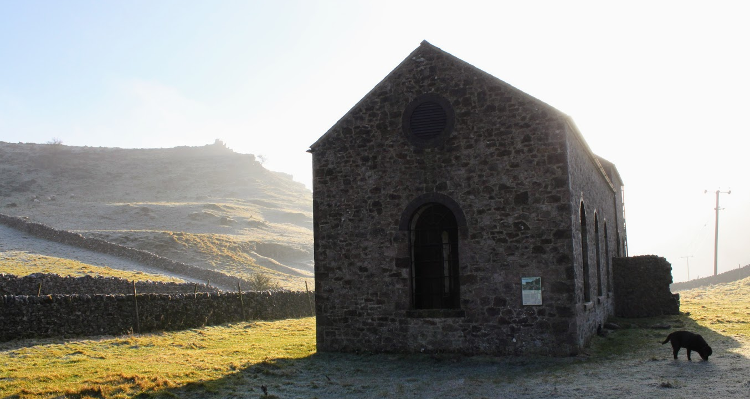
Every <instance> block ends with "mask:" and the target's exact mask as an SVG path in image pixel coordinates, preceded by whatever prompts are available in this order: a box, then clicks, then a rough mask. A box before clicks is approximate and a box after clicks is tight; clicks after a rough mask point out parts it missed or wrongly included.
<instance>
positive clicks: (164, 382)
mask: <svg viewBox="0 0 750 399" xmlns="http://www.w3.org/2000/svg"><path fill="white" fill-rule="evenodd" d="M748 295H750V279H745V280H742V281H739V282H737V283H736V284H735V283H733V284H727V285H724V286H717V287H712V288H710V289H704V290H694V291H687V292H684V293H683V294H682V297H683V301H682V310H683V311H684V312H685V313H683V314H682V315H679V316H666V317H660V318H649V319H621V320H616V322H618V323H620V324H621V326H622V329H620V330H617V331H615V332H613V333H611V334H609V335H608V336H607V337H606V338H603V337H598V336H597V337H595V338H594V339H593V341H592V343H591V346H590V347H589V349H588V350H587V351H586V353H584V354H582V355H580V356H577V357H572V358H571V357H567V358H546V357H502V358H494V357H481V356H478V357H470V358H466V357H461V356H455V355H439V354H438V355H434V354H414V355H398V354H332V353H315V352H316V351H315V333H314V323H315V319H314V318H306V319H299V320H294V319H293V320H282V321H276V322H257V323H237V324H232V325H225V326H219V327H206V328H200V329H194V330H189V331H182V332H170V333H160V334H145V335H132V336H124V337H97V338H92V339H85V340H61V339H57V340H38V341H35V340H24V341H15V342H8V343H3V344H0V364H3V365H5V367H4V368H3V369H0V397H18V398H31V397H35V398H36V397H41V398H52V397H66V398H86V397H89V398H129V397H139V398H146V397H154V398H174V397H179V398H205V397H222V398H223V397H237V398H264V397H269V398H271V397H277V398H281V397H295V398H296V397H301V398H314V397H321V398H322V397H326V398H372V397H387V398H424V397H435V398H437V397H476V398H490V397H500V396H502V397H504V398H525V397H529V398H532V397H602V396H606V397H613V398H620V397H622V398H632V397H662V398H682V397H704V396H715V397H723V398H746V397H747V393H748V389H750V377H749V376H750V330H748V325H749V324H748V323H750V301H749V300H748ZM687 312H689V313H690V314H687ZM665 326H668V328H666V329H665V328H663V327H665ZM677 329H687V330H691V331H696V332H699V333H701V334H702V335H703V336H704V337H705V338H706V339H707V340H708V342H709V343H710V344H711V345H712V347H713V349H714V353H713V356H712V357H711V358H710V360H709V361H708V362H703V361H701V360H695V359H694V360H693V361H692V362H688V361H687V360H686V359H685V353H684V352H685V351H684V349H683V350H682V351H681V353H680V358H679V359H678V360H673V359H672V351H671V348H670V347H669V345H662V344H661V342H662V341H663V340H664V338H665V337H666V335H667V334H668V333H669V332H670V331H673V330H677ZM262 387H265V388H266V390H267V392H268V395H267V396H266V395H265V394H264V393H263V388H262Z"/></svg>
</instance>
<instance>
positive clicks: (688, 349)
mask: <svg viewBox="0 0 750 399" xmlns="http://www.w3.org/2000/svg"><path fill="white" fill-rule="evenodd" d="M685 349H687V352H688V360H690V361H692V360H693V359H691V358H690V348H685Z"/></svg>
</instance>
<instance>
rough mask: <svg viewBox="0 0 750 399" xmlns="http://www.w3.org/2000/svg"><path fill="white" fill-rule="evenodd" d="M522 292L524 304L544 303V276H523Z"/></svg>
mask: <svg viewBox="0 0 750 399" xmlns="http://www.w3.org/2000/svg"><path fill="white" fill-rule="evenodd" d="M521 294H522V296H523V304H524V305H541V304H542V278H541V277H521Z"/></svg>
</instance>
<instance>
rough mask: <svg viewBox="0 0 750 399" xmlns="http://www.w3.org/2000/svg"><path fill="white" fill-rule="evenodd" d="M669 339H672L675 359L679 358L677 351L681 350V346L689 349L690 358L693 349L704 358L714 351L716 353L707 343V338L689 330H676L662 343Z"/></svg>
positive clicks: (688, 356) (706, 358)
mask: <svg viewBox="0 0 750 399" xmlns="http://www.w3.org/2000/svg"><path fill="white" fill-rule="evenodd" d="M669 341H672V353H674V358H675V359H677V352H679V351H680V348H685V349H687V358H688V360H691V359H690V352H691V351H696V352H698V354H699V355H701V357H702V358H703V360H708V357H709V356H711V354H712V353H714V352H713V351H712V350H711V347H710V346H708V344H707V343H706V340H704V339H703V337H701V336H700V335H698V334H694V333H691V332H689V331H675V332H673V333H671V334H669V335H668V336H667V339H665V340H664V342H662V343H661V344H662V345H664V344H666V343H667V342H669Z"/></svg>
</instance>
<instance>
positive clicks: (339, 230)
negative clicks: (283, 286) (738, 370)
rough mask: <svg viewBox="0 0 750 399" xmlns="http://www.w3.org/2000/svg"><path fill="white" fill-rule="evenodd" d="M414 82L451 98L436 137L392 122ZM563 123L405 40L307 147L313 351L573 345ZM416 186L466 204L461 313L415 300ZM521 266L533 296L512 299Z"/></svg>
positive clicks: (513, 350)
mask: <svg viewBox="0 0 750 399" xmlns="http://www.w3.org/2000/svg"><path fill="white" fill-rule="evenodd" d="M424 93H433V94H437V95H439V96H441V97H443V98H445V99H446V100H447V101H449V102H450V104H451V105H452V106H453V108H454V110H455V115H456V119H455V128H454V131H453V133H452V134H451V135H450V136H449V137H448V139H447V140H446V141H445V143H444V144H442V145H441V146H439V147H437V148H417V147H415V146H413V145H411V144H410V142H409V141H408V140H407V139H406V137H405V135H404V133H403V132H402V129H401V126H402V114H403V112H404V109H405V107H406V106H407V104H408V103H409V102H410V101H411V100H413V99H414V98H416V97H417V96H419V95H421V94H424ZM566 129H567V123H566V119H565V118H564V117H561V114H560V113H559V111H557V110H555V109H553V108H551V107H549V106H548V105H546V104H544V103H542V102H540V101H538V100H536V99H533V98H531V97H530V96H528V95H525V94H524V93H522V92H520V91H518V90H517V89H515V88H513V87H511V86H509V85H507V84H505V83H503V82H501V81H499V80H497V79H496V78H494V77H492V76H490V75H488V74H486V73H484V72H481V71H479V70H477V69H474V68H473V67H471V66H470V65H468V64H466V63H463V62H462V61H460V60H457V59H455V57H452V56H450V55H449V54H446V53H444V52H441V51H439V50H436V49H434V48H432V47H431V46H430V45H426V46H425V45H423V46H422V47H420V48H419V49H417V50H416V51H415V52H414V53H412V54H411V55H410V56H409V57H408V58H407V59H406V60H405V61H404V62H403V63H402V64H401V65H399V67H397V68H396V69H395V70H394V71H393V72H391V74H390V75H389V76H388V77H387V78H386V79H385V80H384V81H383V82H381V83H380V84H379V85H377V86H376V87H375V88H374V89H372V91H371V92H370V93H369V94H368V95H367V96H366V97H365V98H364V99H362V100H361V101H360V102H359V103H358V104H357V105H355V107H354V108H353V109H352V110H351V111H350V113H349V114H347V116H346V117H344V118H342V119H341V120H340V121H339V122H338V123H337V124H336V125H335V126H334V127H333V128H332V129H331V130H330V131H329V132H328V133H327V134H326V135H325V136H324V137H323V138H321V140H319V141H318V143H316V144H315V145H313V146H312V147H311V151H312V153H313V173H314V179H313V184H314V190H313V197H314V204H313V206H314V212H315V223H314V232H315V267H316V294H317V302H316V304H317V315H318V316H317V317H318V320H317V323H318V348H319V350H322V351H358V350H369V351H386V352H388V351H399V352H403V351H422V350H424V351H451V352H468V353H493V354H520V353H540V354H557V355H560V354H569V353H575V352H576V351H578V350H579V347H580V339H579V337H578V333H579V332H578V326H577V324H578V321H577V319H576V312H577V305H576V301H575V298H576V297H575V295H576V294H575V284H574V283H572V282H571V279H573V278H574V270H573V267H574V266H573V265H574V255H573V252H572V251H573V249H572V246H573V242H574V241H575V237H572V234H571V229H572V226H571V224H572V220H573V219H575V218H576V217H577V216H572V215H571V212H573V211H574V212H573V213H574V215H577V209H575V210H572V209H571V203H574V202H576V203H577V201H578V199H577V195H578V194H576V198H571V191H570V181H569V179H568V162H567V154H568V152H567V151H568V149H567V143H566ZM425 195H427V196H430V195H432V196H435V197H436V198H437V197H439V196H444V197H446V198H449V199H450V200H451V201H454V202H455V203H456V204H457V205H458V207H459V208H460V211H461V212H463V216H464V217H465V221H466V224H465V226H463V227H462V228H461V230H460V237H459V262H460V271H459V273H460V297H461V311H459V312H442V313H441V312H423V311H415V310H414V309H411V304H410V298H411V297H410V261H409V259H410V254H409V237H408V232H407V231H405V230H403V229H400V228H399V221H400V220H402V218H404V217H409V215H404V211H405V209H408V207H409V205H410V204H413V203H414V201H416V200H418V199H419V198H424V196H425ZM592 196H593V194H592ZM591 221H592V223H593V213H592V216H591ZM591 230H592V232H593V228H592V229H591ZM592 248H593V247H592ZM522 277H541V278H542V289H543V294H542V295H543V304H542V305H540V306H523V305H522V299H521V278H522ZM605 306H608V305H607V304H605Z"/></svg>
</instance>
